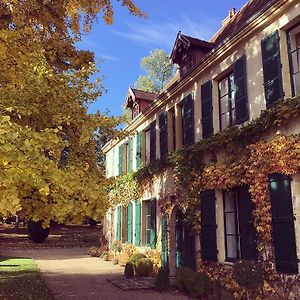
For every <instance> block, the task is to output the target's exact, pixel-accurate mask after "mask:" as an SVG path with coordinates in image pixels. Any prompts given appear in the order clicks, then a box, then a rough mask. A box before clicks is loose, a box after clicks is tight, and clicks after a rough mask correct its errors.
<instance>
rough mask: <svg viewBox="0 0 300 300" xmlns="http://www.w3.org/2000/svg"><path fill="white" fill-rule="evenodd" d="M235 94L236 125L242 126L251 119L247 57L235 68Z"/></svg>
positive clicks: (241, 58)
mask: <svg viewBox="0 0 300 300" xmlns="http://www.w3.org/2000/svg"><path fill="white" fill-rule="evenodd" d="M233 76H234V92H235V96H234V97H235V99H234V100H235V118H236V124H241V123H243V122H245V121H247V120H248V119H249V109H248V94H247V71H246V56H245V55H244V56H242V57H240V58H239V59H238V60H237V61H236V62H235V64H234V67H233Z"/></svg>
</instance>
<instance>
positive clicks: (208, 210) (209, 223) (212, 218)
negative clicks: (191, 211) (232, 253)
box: [200, 190, 218, 261]
mask: <svg viewBox="0 0 300 300" xmlns="http://www.w3.org/2000/svg"><path fill="white" fill-rule="evenodd" d="M200 209H201V235H200V243H201V257H202V259H204V260H210V261H217V256H218V250H217V233H216V228H217V225H216V197H215V191H214V190H207V191H203V192H201V193H200Z"/></svg>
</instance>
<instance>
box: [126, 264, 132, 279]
mask: <svg viewBox="0 0 300 300" xmlns="http://www.w3.org/2000/svg"><path fill="white" fill-rule="evenodd" d="M124 275H125V277H126V278H133V277H134V265H133V263H130V262H128V263H127V264H126V265H125V270H124Z"/></svg>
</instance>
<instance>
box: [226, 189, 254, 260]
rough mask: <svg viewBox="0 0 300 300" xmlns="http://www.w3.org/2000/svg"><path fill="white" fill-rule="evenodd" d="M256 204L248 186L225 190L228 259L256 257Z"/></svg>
mask: <svg viewBox="0 0 300 300" xmlns="http://www.w3.org/2000/svg"><path fill="white" fill-rule="evenodd" d="M253 209H254V204H253V202H252V201H251V198H250V194H249V191H248V189H247V187H246V186H241V187H239V188H236V189H233V190H230V191H225V192H224V221H225V248H226V260H227V261H235V260H237V259H249V260H251V259H256V257H257V252H256V231H255V229H254V225H253V215H252V212H253Z"/></svg>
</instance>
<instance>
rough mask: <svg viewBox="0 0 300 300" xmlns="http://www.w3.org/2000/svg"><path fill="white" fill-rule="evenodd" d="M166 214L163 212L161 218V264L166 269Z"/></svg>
mask: <svg viewBox="0 0 300 300" xmlns="http://www.w3.org/2000/svg"><path fill="white" fill-rule="evenodd" d="M167 219H168V218H167V215H166V214H163V216H162V220H161V266H162V268H163V269H165V270H167V269H168V228H167V223H168V221H167Z"/></svg>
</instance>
